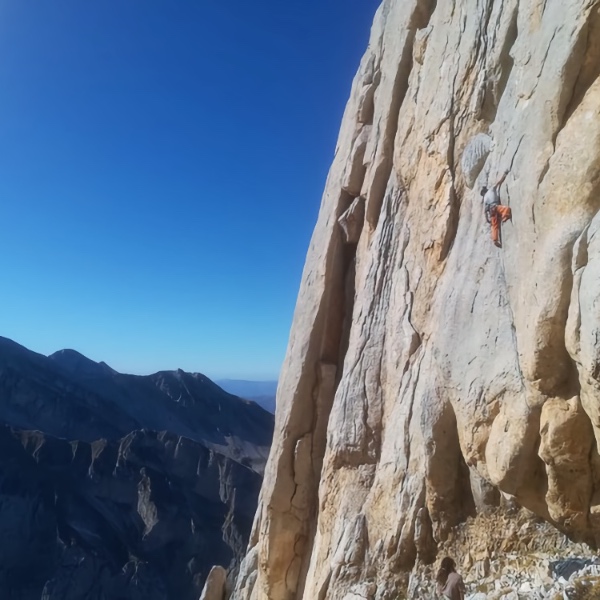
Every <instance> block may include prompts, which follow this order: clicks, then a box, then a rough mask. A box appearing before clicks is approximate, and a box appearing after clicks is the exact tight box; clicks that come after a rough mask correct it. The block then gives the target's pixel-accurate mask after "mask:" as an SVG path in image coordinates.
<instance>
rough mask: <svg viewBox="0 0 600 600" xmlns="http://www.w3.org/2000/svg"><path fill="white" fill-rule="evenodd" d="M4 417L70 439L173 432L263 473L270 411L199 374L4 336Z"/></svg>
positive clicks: (0, 366) (0, 407) (0, 388)
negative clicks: (29, 345) (105, 359)
mask: <svg viewBox="0 0 600 600" xmlns="http://www.w3.org/2000/svg"><path fill="white" fill-rule="evenodd" d="M0 399H1V402H0V421H1V422H4V423H8V424H9V425H11V426H12V427H16V428H18V429H26V430H40V431H43V432H44V433H48V434H50V435H53V436H56V437H61V438H66V439H69V440H82V441H88V442H92V441H94V440H97V439H99V438H106V439H113V440H116V439H119V438H121V437H123V436H125V435H127V434H128V433H129V432H131V431H134V430H136V429H151V430H155V431H163V430H167V431H171V432H173V433H175V434H177V435H180V436H184V437H187V438H189V439H192V440H196V441H200V442H202V443H203V444H204V445H206V446H207V447H210V448H213V449H215V450H217V451H218V452H220V453H222V454H224V455H225V456H228V457H230V458H233V459H235V460H243V461H244V463H245V464H248V465H249V466H251V467H252V468H253V469H254V470H256V471H258V472H262V470H263V468H264V463H265V461H266V458H267V456H268V453H269V446H270V443H271V436H272V433H273V417H272V415H270V414H268V412H266V411H265V410H263V409H262V408H260V407H259V406H257V405H256V404H255V403H253V402H250V401H245V400H242V399H240V398H237V397H236V396H233V395H231V394H228V393H227V392H225V391H224V390H222V389H221V388H220V387H219V386H218V385H216V384H215V383H213V382H212V381H211V380H210V379H208V378H207V377H205V376H204V375H201V374H199V373H186V372H184V371H181V370H179V371H161V372H159V373H155V374H153V375H147V376H137V375H123V374H121V373H117V372H116V371H114V370H113V369H111V368H110V367H109V366H108V365H106V364H104V363H95V362H94V361H91V360H89V359H88V358H86V357H84V356H82V355H81V354H79V353H77V352H75V351H73V350H61V351H60V352H56V353H55V354H52V355H51V356H50V357H46V356H43V355H41V354H36V353H34V352H31V351H29V350H27V349H26V348H24V347H23V346H20V345H19V344H16V343H15V342H12V341H11V340H8V339H6V338H1V337H0Z"/></svg>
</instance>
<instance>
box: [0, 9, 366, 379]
mask: <svg viewBox="0 0 600 600" xmlns="http://www.w3.org/2000/svg"><path fill="white" fill-rule="evenodd" d="M377 5H378V1H377V0H286V1H282V0H0V207H1V213H0V227H1V231H0V274H1V278H2V284H1V286H0V335H3V336H6V337H10V338H12V339H14V340H15V341H17V342H19V343H21V344H23V345H25V346H27V347H29V348H31V349H32V350H35V351H37V352H42V353H44V354H48V353H51V352H54V351H55V350H58V349H61V348H74V349H76V350H79V351H80V352H82V353H84V354H86V355H87V356H89V357H90V358H92V359H94V360H104V361H106V362H107V363H109V364H110V365H111V366H113V367H114V368H116V369H118V370H121V371H124V372H131V373H141V374H145V373H150V372H153V371H157V370H160V369H174V368H182V369H185V370H189V371H201V372H204V373H206V374H207V375H209V376H211V377H215V378H218V377H224V376H228V377H243V378H249V379H264V378H274V377H276V376H277V373H278V371H279V367H280V365H281V362H282V360H283V356H284V353H285V347H286V344H287V338H288V334H289V328H290V324H291V319H292V313H293V309H294V304H295V301H296V295H297V292H298V286H299V283H300V276H301V271H302V266H303V263H304V257H305V254H306V250H307V247H308V242H309V239H310V235H311V233H312V229H313V227H314V224H315V220H316V217H317V211H318V206H319V202H320V197H321V192H322V189H323V186H324V183H325V178H326V174H327V170H328V167H329V164H330V162H331V159H332V157H333V151H334V148H335V141H336V138H337V132H338V128H339V124H340V120H341V116H342V112H343V108H344V105H345V103H346V100H347V98H348V94H349V91H350V85H351V81H352V77H353V75H354V72H355V71H356V68H357V66H358V63H359V61H360V57H361V55H362V53H363V52H364V50H365V48H366V45H367V41H368V33H369V29H370V26H371V21H372V18H373V14H374V12H375V10H376V8H377Z"/></svg>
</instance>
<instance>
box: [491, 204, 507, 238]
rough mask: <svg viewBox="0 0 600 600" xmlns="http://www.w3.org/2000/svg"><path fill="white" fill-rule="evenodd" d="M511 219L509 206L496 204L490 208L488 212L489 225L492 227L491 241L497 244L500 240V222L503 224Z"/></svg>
mask: <svg viewBox="0 0 600 600" xmlns="http://www.w3.org/2000/svg"><path fill="white" fill-rule="evenodd" d="M511 218H512V211H511V210H510V206H502V204H497V205H496V206H492V208H491V210H490V225H491V226H492V241H493V242H494V244H497V243H498V241H499V239H500V221H502V223H504V222H505V221H508V220H509V219H511Z"/></svg>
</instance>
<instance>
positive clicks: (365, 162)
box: [233, 0, 600, 600]
mask: <svg viewBox="0 0 600 600" xmlns="http://www.w3.org/2000/svg"><path fill="white" fill-rule="evenodd" d="M599 39H600V0H494V1H492V0H484V1H476V0H458V1H457V2H437V3H436V2H434V1H430V0H385V1H384V2H383V4H382V5H381V7H380V8H379V10H378V12H377V15H376V17H375V22H374V25H373V28H372V32H371V39H370V42H369V47H368V50H367V52H366V54H365V56H364V58H363V60H362V62H361V65H360V68H359V71H358V74H357V76H356V78H355V80H354V83H353V86H352V92H351V97H350V100H349V102H348V105H347V108H346V111H345V114H344V118H343V122H342V127H341V131H340V136H339V140H338V145H337V148H336V154H335V158H334V162H333V165H332V167H331V171H330V173H329V177H328V180H327V185H326V189H325V193H324V196H323V200H322V204H321V208H320V213H319V218H318V221H317V224H316V227H315V231H314V234H313V237H312V240H311V243H310V247H309V250H308V255H307V260H306V265H305V269H304V273H303V279H302V285H301V289H300V293H299V297H298V303H297V307H296V311H295V315H294V322H293V325H292V331H291V334H290V340H289V345H288V350H287V355H286V359H285V363H284V366H283V370H282V375H281V381H280V385H279V390H278V398H277V415H276V431H275V439H274V443H273V447H272V450H271V455H270V459H269V463H268V465H267V469H266V473H265V480H264V485H263V488H262V492H261V503H260V507H259V510H258V513H257V517H256V520H255V524H254V530H253V535H252V541H251V547H250V549H249V554H248V557H247V559H246V561H245V563H244V565H242V568H241V575H240V577H239V578H238V581H237V584H236V590H235V592H234V594H233V597H234V598H235V599H236V600H242V599H248V600H250V599H252V600H292V599H295V600H300V599H303V600H314V599H319V600H328V599H335V600H338V599H339V600H342V599H344V598H345V597H348V598H352V597H356V596H358V597H365V593H364V590H362V588H361V589H359V588H358V587H357V586H359V585H361V584H362V583H364V582H366V581H369V582H372V583H373V585H374V586H375V587H374V588H373V589H374V590H375V591H374V592H373V594H374V598H376V599H377V600H382V599H384V598H390V597H395V596H398V595H401V594H403V593H404V592H405V591H406V589H407V587H408V584H409V578H410V573H411V571H413V570H414V569H415V568H417V567H418V565H420V564H422V563H425V562H431V561H432V560H434V559H435V558H436V554H437V553H438V552H439V548H441V547H443V545H444V544H447V543H449V541H452V538H453V536H455V535H457V533H456V529H455V527H456V525H457V524H460V523H463V522H464V521H465V520H466V519H468V518H469V517H470V516H473V515H477V514H483V513H486V512H487V511H489V510H495V507H496V506H497V505H499V504H500V505H502V506H503V507H504V510H505V511H507V513H509V512H510V511H514V506H515V505H516V504H520V505H522V506H525V507H526V508H527V509H529V510H530V511H532V513H534V514H536V515H538V516H539V517H542V518H544V519H546V520H548V521H549V522H550V523H552V524H554V525H555V526H557V527H560V529H561V530H563V531H565V532H566V533H568V534H569V535H571V536H572V537H574V538H576V539H585V540H590V541H593V540H595V541H600V458H599V454H598V448H599V447H600V343H599V340H600V304H599V300H598V298H600V233H598V230H599V229H600V216H599V210H600V174H599V169H600V79H599V75H600V42H598V40H599ZM482 133H485V134H486V135H488V136H489V138H490V139H491V140H493V144H491V143H490V144H489V147H488V145H487V140H486V143H485V144H483V145H482V146H481V147H479V146H478V147H477V151H475V146H473V140H474V139H478V140H479V141H482V140H483V138H481V137H479V138H477V136H478V135H481V134H482ZM465 152H466V153H467V154H465ZM470 152H472V155H471V156H469V153H470ZM507 168H509V169H510V174H509V176H508V178H507V180H506V182H505V184H504V185H503V186H502V188H501V196H502V199H503V202H504V204H507V205H509V206H510V207H511V208H512V211H513V220H512V222H508V223H506V224H505V225H504V227H503V230H502V241H503V247H502V248H501V249H499V248H496V247H495V246H494V245H493V244H492V243H491V240H490V234H489V227H488V225H487V224H486V222H485V219H484V215H483V210H482V203H481V197H480V196H479V192H478V188H479V187H480V186H482V185H485V184H489V183H491V182H493V181H494V180H495V179H497V177H498V176H499V175H500V174H501V173H502V172H503V171H504V170H505V169H507ZM459 171H460V172H459ZM470 185H472V186H473V188H474V189H472V190H471V189H469V187H468V186H470ZM357 196H361V197H363V198H364V199H365V202H364V207H365V218H364V224H362V225H361V227H360V233H359V234H358V233H357V231H358V228H356V230H355V232H354V233H353V234H352V235H350V234H349V233H348V232H349V228H347V231H346V232H345V231H344V228H343V227H342V226H340V223H338V221H341V222H342V223H343V222H344V220H347V219H348V216H349V213H346V211H348V209H349V207H350V206H351V204H352V202H353V199H354V198H355V197H357ZM345 213H346V214H345ZM344 214H345V216H344ZM350 239H352V240H356V242H355V244H356V245H354V244H352V245H348V244H347V243H346V240H350ZM571 472H572V473H573V477H570V476H569V474H570V473H571ZM573 479H574V481H573ZM508 523H509V522H508V521H507V523H506V527H507V530H506V535H505V536H504V537H503V539H502V543H503V544H504V546H505V550H506V551H507V552H508V551H510V549H511V548H517V550H515V551H520V550H519V548H520V546H519V544H520V540H521V539H523V540H525V541H524V547H525V548H526V547H527V546H528V545H529V546H530V545H531V544H534V543H535V541H536V538H535V533H530V532H524V533H519V531H518V530H517V529H515V530H514V531H511V530H510V528H509V524H508ZM480 542H481V543H482V544H483V546H482V547H481V548H476V547H474V548H471V551H472V556H475V555H476V554H477V553H479V552H483V551H484V550H485V544H484V542H485V540H483V541H481V540H480ZM478 543H479V542H478V540H476V539H474V540H473V544H472V545H473V546H477V545H478ZM458 558H459V560H460V561H462V560H464V557H458ZM477 560H483V559H477ZM459 564H461V562H459ZM478 568H479V567H478ZM370 589H371V588H369V590H370ZM415 589H416V588H415ZM361 590H362V591H361ZM415 594H416V597H418V592H415ZM366 597H368V595H367V596H366Z"/></svg>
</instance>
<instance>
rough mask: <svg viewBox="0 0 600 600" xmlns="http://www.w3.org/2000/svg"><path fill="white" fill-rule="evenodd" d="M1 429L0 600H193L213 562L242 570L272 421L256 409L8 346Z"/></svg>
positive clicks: (184, 376)
mask: <svg viewBox="0 0 600 600" xmlns="http://www.w3.org/2000/svg"><path fill="white" fill-rule="evenodd" d="M0 422H1V423H0V533H1V534H2V537H3V539H4V540H5V541H7V542H9V543H5V544H4V545H3V549H2V550H0V596H1V597H3V598H4V597H6V598H10V599H11V600H80V599H82V598H85V599H86V600H117V599H118V600H137V599H140V600H141V599H142V598H143V599H144V600H171V599H175V598H176V599H177V600H197V599H198V597H199V595H200V592H201V590H202V585H203V583H204V580H205V578H206V576H207V575H208V572H209V569H210V567H211V565H212V564H213V562H215V561H216V562H218V563H220V564H223V565H225V566H226V567H229V568H235V567H236V565H238V564H239V560H240V558H241V556H242V555H243V552H244V549H245V547H246V545H247V542H248V538H249V534H250V529H251V525H252V518H253V515H254V513H255V510H256V505H257V499H258V492H259V488H260V483H261V475H260V472H261V471H262V470H263V467H264V457H265V455H266V453H267V452H268V443H269V437H270V435H271V431H272V426H273V421H272V416H271V415H270V414H269V413H267V412H266V411H264V410H263V409H261V408H260V407H259V406H257V405H255V404H253V403H249V402H245V401H243V400H241V399H239V398H236V397H234V396H231V395H230V394H227V393H225V392H224V391H223V390H221V389H220V388H218V386H216V385H215V384H213V383H212V382H211V381H210V380H208V379H207V378H206V377H204V376H202V375H199V374H189V373H183V372H182V371H178V372H163V373H157V374H155V375H151V376H149V377H134V376H130V375H121V374H119V373H117V372H115V371H114V370H112V369H111V368H110V367H108V366H107V365H104V364H97V363H94V362H93V361H90V360H89V359H87V358H85V357H83V356H82V355H80V354H78V353H76V352H73V351H62V352H59V353H57V354H54V355H52V356H51V357H49V358H48V357H44V356H41V355H39V354H35V353H33V352H30V351H28V350H27V349H25V348H23V347H22V346H19V345H18V344H15V343H14V342H11V341H10V340H6V339H4V338H2V339H0ZM156 429H160V430H161V432H157V431H155V430H156ZM165 430H167V431H165Z"/></svg>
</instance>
